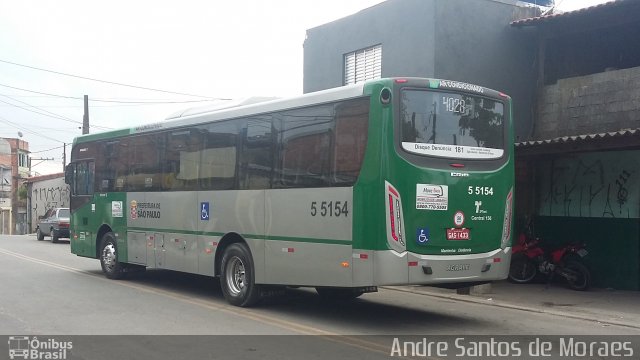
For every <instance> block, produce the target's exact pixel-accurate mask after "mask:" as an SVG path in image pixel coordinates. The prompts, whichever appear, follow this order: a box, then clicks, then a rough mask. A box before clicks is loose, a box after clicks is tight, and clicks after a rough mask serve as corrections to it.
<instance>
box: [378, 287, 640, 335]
mask: <svg viewBox="0 0 640 360" xmlns="http://www.w3.org/2000/svg"><path fill="white" fill-rule="evenodd" d="M380 288H382V289H386V290H394V291H401V292H407V293H412V294H419V295H426V296H431V297H435V298H441V299H447V300H454V301H461V302H468V303H474V304H482V305H490V306H497V307H501V308H505V309H512V310H520V311H527V312H532V313H538V314H549V315H556V316H563V317H567V318H571V319H577V320H587V321H594V322H597V323H599V324H605V325H615V326H622V327H628V328H632V329H640V324H636V323H635V322H634V323H629V322H624V321H616V320H611V319H605V318H601V317H598V316H597V315H596V314H576V313H572V312H567V311H557V310H549V309H544V308H539V307H531V306H525V305H517V304H513V303H509V302H505V301H500V300H486V299H482V298H477V297H474V296H473V295H462V296H460V295H447V294H441V293H437V292H432V291H429V290H413V289H409V288H406V287H393V286H381V287H380ZM487 295H490V294H487Z"/></svg>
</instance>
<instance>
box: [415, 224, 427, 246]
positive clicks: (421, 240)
mask: <svg viewBox="0 0 640 360" xmlns="http://www.w3.org/2000/svg"><path fill="white" fill-rule="evenodd" d="M428 241H429V228H424V229H421V228H418V229H417V230H416V242H417V243H418V245H426V244H427V242H428Z"/></svg>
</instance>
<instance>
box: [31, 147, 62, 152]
mask: <svg viewBox="0 0 640 360" xmlns="http://www.w3.org/2000/svg"><path fill="white" fill-rule="evenodd" d="M63 147H64V145H60V146H56V147H53V148H51V149H47V150H38V151H32V152H31V154H38V153H42V152H47V151H51V150H56V149H62V148H63Z"/></svg>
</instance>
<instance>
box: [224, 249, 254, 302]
mask: <svg viewBox="0 0 640 360" xmlns="http://www.w3.org/2000/svg"><path fill="white" fill-rule="evenodd" d="M221 270H222V271H221V274H220V285H221V287H222V293H223V294H224V297H225V299H226V300H227V302H229V303H230V304H231V305H235V306H241V307H248V306H251V305H254V304H256V303H257V302H258V301H259V300H260V291H261V289H260V286H259V285H256V283H255V269H254V266H253V259H252V258H251V252H250V251H249V248H248V247H247V245H246V244H243V243H235V244H231V245H229V247H228V248H226V249H225V250H224V254H223V255H222V265H221Z"/></svg>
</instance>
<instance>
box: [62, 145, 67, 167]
mask: <svg viewBox="0 0 640 360" xmlns="http://www.w3.org/2000/svg"><path fill="white" fill-rule="evenodd" d="M62 144H63V145H62V172H65V170H66V166H67V143H62Z"/></svg>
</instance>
